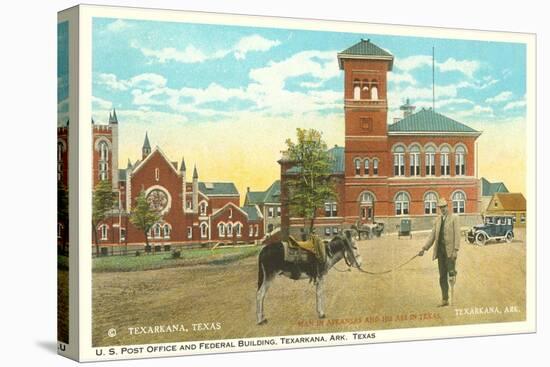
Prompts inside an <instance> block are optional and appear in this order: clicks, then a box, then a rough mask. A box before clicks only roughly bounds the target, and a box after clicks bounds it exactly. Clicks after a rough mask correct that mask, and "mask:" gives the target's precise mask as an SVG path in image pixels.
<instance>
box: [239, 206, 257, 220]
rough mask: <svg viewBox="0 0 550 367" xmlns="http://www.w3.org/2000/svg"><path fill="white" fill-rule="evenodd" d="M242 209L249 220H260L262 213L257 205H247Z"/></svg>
mask: <svg viewBox="0 0 550 367" xmlns="http://www.w3.org/2000/svg"><path fill="white" fill-rule="evenodd" d="M241 209H242V210H243V211H244V212H245V213H246V215H247V216H248V220H260V218H261V214H260V212H259V211H258V207H256V205H245V206H243V207H242V208H241Z"/></svg>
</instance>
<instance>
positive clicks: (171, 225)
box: [92, 111, 264, 246]
mask: <svg viewBox="0 0 550 367" xmlns="http://www.w3.org/2000/svg"><path fill="white" fill-rule="evenodd" d="M92 130H93V177H94V182H93V184H94V187H96V185H97V184H98V182H100V181H102V180H107V181H110V182H111V183H112V189H113V193H114V194H115V195H118V199H119V200H118V201H119V203H120V206H119V208H118V209H114V210H112V212H111V214H110V216H109V218H108V219H107V220H105V221H103V222H102V223H100V224H99V225H98V227H97V228H96V230H97V238H98V239H99V244H100V246H113V245H117V246H118V245H139V246H143V245H144V243H145V237H144V234H143V232H142V231H141V230H138V229H137V228H135V227H134V226H133V225H132V224H131V223H130V220H129V214H130V213H131V212H132V207H133V205H135V200H136V197H137V196H138V195H139V194H140V192H141V191H145V195H146V197H147V199H148V200H149V202H150V204H151V206H152V207H154V208H155V209H157V210H158V211H159V212H160V213H161V214H162V220H161V221H159V222H158V223H156V224H155V225H154V226H153V227H152V228H151V230H150V231H149V234H148V237H149V242H150V243H151V244H152V245H175V244H191V243H193V244H197V243H218V242H223V243H241V242H256V241H258V240H260V239H262V237H263V236H264V224H263V215H262V213H261V211H260V209H259V208H258V206H257V205H244V206H242V207H241V206H240V195H239V192H238V191H237V188H236V187H235V184H234V183H232V182H203V181H199V173H198V169H197V167H194V168H193V171H192V172H188V170H187V166H186V164H185V160H184V159H183V157H182V158H181V161H179V162H176V161H172V160H171V159H169V158H168V157H167V156H166V155H165V154H164V152H163V151H162V150H161V149H160V148H159V147H158V146H157V147H155V148H151V144H150V141H149V136H148V135H147V133H146V134H145V139H144V142H143V147H142V149H141V159H139V160H138V161H136V162H134V163H132V162H130V161H128V164H127V167H126V168H125V169H120V168H119V167H118V118H117V115H116V111H113V113H112V114H110V116H109V124H107V125H99V124H95V123H94V122H93V120H92Z"/></svg>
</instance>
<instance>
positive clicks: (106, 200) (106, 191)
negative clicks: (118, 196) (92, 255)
mask: <svg viewBox="0 0 550 367" xmlns="http://www.w3.org/2000/svg"><path fill="white" fill-rule="evenodd" d="M92 200H93V204H92V231H93V234H94V243H95V249H96V255H97V256H99V240H98V238H97V226H98V225H99V223H100V222H101V221H104V220H105V219H107V216H108V214H109V212H110V211H111V210H112V209H113V207H114V204H115V200H114V197H113V191H112V186H111V182H110V181H107V180H104V181H99V182H98V183H97V185H96V187H95V190H94V194H93V199H92Z"/></svg>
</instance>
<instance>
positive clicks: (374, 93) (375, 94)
mask: <svg viewBox="0 0 550 367" xmlns="http://www.w3.org/2000/svg"><path fill="white" fill-rule="evenodd" d="M370 98H371V99H372V100H375V101H376V100H378V87H377V86H376V84H375V85H373V86H372V87H371V88H370Z"/></svg>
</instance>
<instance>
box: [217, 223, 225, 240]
mask: <svg viewBox="0 0 550 367" xmlns="http://www.w3.org/2000/svg"><path fill="white" fill-rule="evenodd" d="M218 236H220V237H225V224H223V223H219V224H218Z"/></svg>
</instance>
